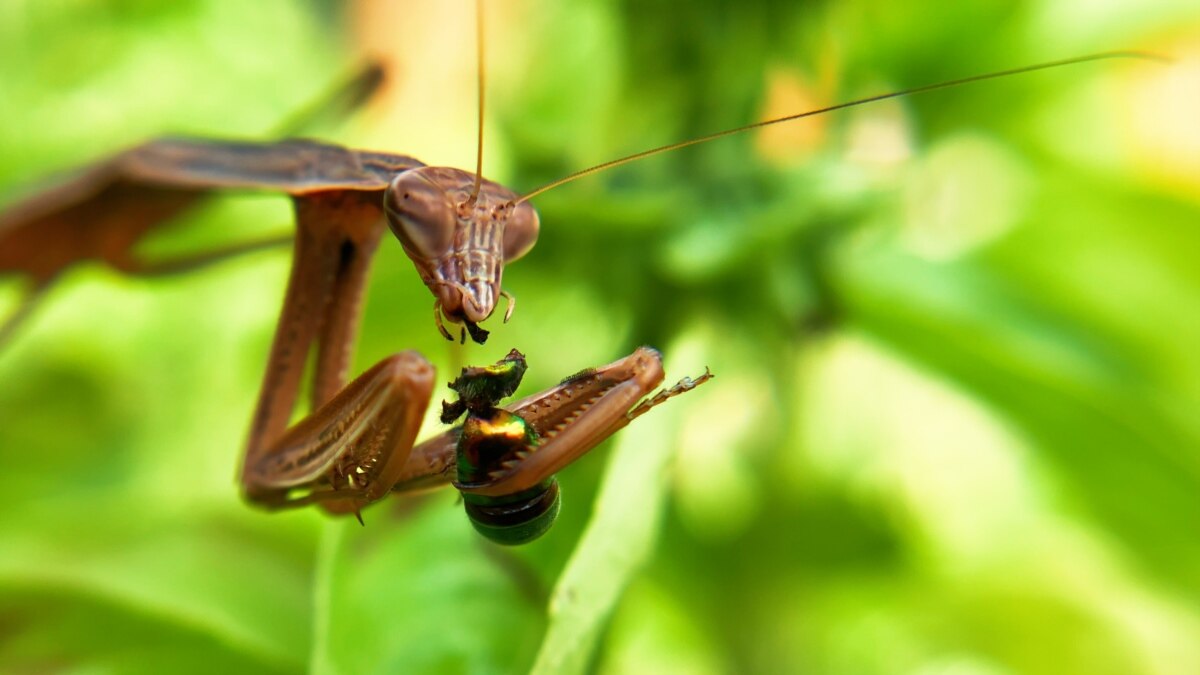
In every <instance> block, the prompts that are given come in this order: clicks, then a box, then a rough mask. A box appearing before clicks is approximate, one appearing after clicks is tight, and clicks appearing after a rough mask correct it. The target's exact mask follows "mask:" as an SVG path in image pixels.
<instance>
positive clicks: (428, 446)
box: [0, 41, 1144, 543]
mask: <svg viewBox="0 0 1200 675" xmlns="http://www.w3.org/2000/svg"><path fill="white" fill-rule="evenodd" d="M480 42H481V41H480ZM478 54H479V57H480V60H481V61H482V55H483V50H482V46H481V45H479V49H478ZM1125 57H1144V55H1141V54H1138V53H1134V52H1106V53H1101V54H1093V55H1088V56H1082V57H1076V58H1071V59H1065V60H1061V61H1055V62H1049V63H1043V64H1038V65H1034V66H1027V67H1022V68H1015V69H1009V70H1003V71H998V72H993V73H988V74H984V75H975V76H971V77H965V78H961V79H957V80H952V81H947V82H941V83H936V84H931V85H927V86H923V87H916V88H912V89H906V90H902V91H898V92H892V93H887V94H882V95H879V96H873V97H868V98H864V99H859V100H855V101H850V102H847V103H843V104H839V105H835V106H830V107H827V108H822V109H819V110H814V111H808V112H802V113H798V114H795V115H789V116H785V117H780V118H775V119H772V120H767V121H764V122H758V123H754V124H750V125H746V126H743V127H738V128H735V129H729V130H726V131H721V132H717V133H714V134H710V135H706V136H702V137H700V138H696V139H692V140H689V141H684V142H681V143H675V144H671V145H666V146H662V147H659V148H654V149H651V150H647V151H644V152H640V153H636V154H633V155H630V156H627V157H624V158H621V159H617V160H613V161H610V162H605V163H603V164H600V165H597V166H595V167H592V168H590V169H585V170H583V171H580V172H577V173H574V174H571V175H569V176H567V177H565V178H562V179H560V180H557V181H554V182H552V183H550V184H548V185H546V186H544V187H542V188H538V189H536V190H533V191H531V192H528V193H525V194H524V195H521V194H519V193H517V192H515V191H513V190H510V189H508V188H506V187H504V186H501V185H499V184H497V183H494V182H492V181H488V180H485V179H484V178H483V177H482V174H481V170H480V169H479V168H478V167H477V168H476V170H475V171H474V172H469V171H464V170H460V169H455V168H448V167H430V166H426V165H424V164H423V163H422V162H420V161H418V160H416V159H414V158H412V157H409V156H405V155H398V154H390V153H382V152H371V151H361V150H349V149H346V148H342V147H339V146H336V145H331V144H325V143H318V142H313V141H302V140H286V141H280V142H273V143H245V142H222V141H211V140H195V139H182V138H166V139H160V140H155V141H150V142H148V143H145V144H143V145H140V146H138V147H135V148H133V149H131V150H128V151H125V152H123V153H120V154H118V155H116V156H114V157H113V158H111V159H109V160H107V161H104V162H101V163H99V164H97V165H96V166H94V167H92V168H90V169H88V170H86V171H84V172H83V173H81V174H80V175H78V176H77V177H75V178H74V179H72V180H70V181H68V182H67V183H64V184H62V185H60V186H58V187H56V188H51V189H49V190H47V191H45V192H43V193H41V194H38V195H35V196H34V197H32V198H31V199H29V200H27V201H25V202H22V203H19V204H16V205H14V206H12V207H10V208H9V209H8V210H7V211H6V212H5V213H3V214H2V215H0V272H7V273H11V274H20V275H23V276H25V277H26V278H27V279H28V280H29V282H30V285H31V288H32V292H31V294H30V298H36V297H38V296H39V295H40V293H42V292H43V291H44V289H45V288H46V287H47V286H48V285H49V284H50V283H51V282H52V281H53V280H54V279H55V278H56V277H57V276H58V275H59V274H61V273H62V272H63V271H64V270H66V269H67V268H69V267H71V266H73V265H75V264H76V263H78V262H82V261H84V260H89V259H98V260H103V261H105V262H107V263H108V264H110V265H112V266H114V267H115V268H117V269H118V270H121V271H123V272H126V273H130V274H153V273H162V272H171V271H178V270H183V269H187V268H190V267H194V266H197V265H200V264H204V263H206V262H209V261H212V260H218V259H221V258H223V257H227V256H229V255H233V254H235V253H238V252H242V251H246V250H254V249H255V248H258V247H261V246H262V245H266V244H267V243H264V242H251V243H248V244H245V245H239V246H236V247H231V248H229V249H225V250H221V251H214V252H209V253H205V254H200V255H197V256H191V257H188V258H187V259H182V260H177V261H171V262H169V263H167V264H149V263H145V262H144V261H140V260H138V259H137V258H135V257H134V256H133V255H132V250H133V246H134V245H135V244H136V243H137V241H138V240H139V239H140V238H141V236H142V235H143V234H145V233H146V232H148V231H150V230H151V229H153V228H155V227H157V226H158V225H160V224H162V223H165V222H168V221H169V220H170V219H171V218H173V217H174V216H176V215H178V214H179V213H181V212H182V211H183V210H185V209H187V208H188V207H189V206H191V205H192V204H193V203H194V202H195V201H196V200H197V199H198V198H200V197H202V196H203V195H204V194H206V193H208V192H211V191H215V190H270V191H278V192H283V193H286V194H288V195H289V196H290V197H291V199H292V200H293V203H294V208H295V214H296V235H295V239H294V253H293V262H292V271H291V275H290V278H289V282H288V288H287V292H286V296H285V299H284V302H283V309H282V311H281V315H280V319H279V323H278V325H277V329H276V333H275V338H274V341H273V344H272V347H271V351H270V356H269V358H268V365H267V368H266V373H265V375H264V379H263V384H262V388H261V391H260V395H259V399H258V404H257V408H256V411H255V413H254V416H253V420H252V423H251V430H250V434H249V441H248V445H247V451H246V457H245V460H244V463H243V468H242V473H241V482H242V486H243V491H244V494H245V495H246V497H247V498H248V499H249V500H250V501H252V502H253V503H256V504H258V505H261V506H264V507H267V508H282V507H292V506H303V505H307V504H312V503H317V504H320V505H321V506H322V507H323V508H325V509H327V510H329V511H331V512H335V513H358V511H360V510H361V509H362V508H363V507H364V506H365V505H367V504H369V503H371V502H373V501H376V500H378V499H380V498H382V497H384V496H385V495H386V494H387V493H389V492H391V491H393V490H397V491H405V490H415V489H422V488H425V487H429V486H432V485H437V484H444V483H455V485H456V487H457V488H458V489H459V490H460V491H462V492H463V493H464V495H471V496H473V497H480V498H483V499H485V500H487V499H491V500H495V499H501V500H503V499H508V498H512V499H516V501H517V502H522V503H529V502H531V500H532V501H536V500H540V499H543V497H544V496H545V494H546V493H547V491H548V490H549V488H548V487H545V486H547V485H548V481H550V480H551V477H552V476H553V474H554V472H556V471H557V470H559V469H561V468H563V467H564V466H566V465H567V464H569V463H570V462H572V461H574V460H575V459H576V458H578V457H579V456H581V455H582V454H583V453H585V452H587V451H588V450H590V449H591V448H592V447H594V446H595V445H596V444H598V443H599V442H600V441H602V440H603V439H604V438H606V437H608V436H609V435H611V434H612V433H615V431H617V430H618V429H620V428H621V427H623V426H624V425H625V424H627V423H628V422H629V421H630V420H632V419H633V418H634V417H636V416H638V415H640V414H641V413H643V412H645V411H646V410H648V409H650V407H653V405H656V404H657V403H659V402H661V401H663V400H666V399H667V398H669V397H670V396H672V395H675V394H678V393H682V392H685V391H687V390H689V389H691V388H692V387H693V386H695V384H697V383H699V382H703V381H704V380H706V379H707V377H708V374H707V373H706V374H705V376H703V377H701V378H697V379H696V380H694V381H693V380H687V379H685V380H683V381H682V382H680V384H678V385H676V386H675V387H672V388H669V389H666V390H664V391H662V392H660V393H659V394H658V395H653V396H651V397H650V398H649V399H646V400H645V401H643V399H644V398H645V397H646V396H648V395H650V394H651V392H652V391H653V390H654V389H655V387H657V386H658V385H659V383H660V382H661V381H662V379H663V374H662V368H661V361H660V358H659V357H658V355H657V353H656V352H654V351H653V350H649V349H641V350H638V351H635V352H634V353H633V354H631V355H630V356H628V357H626V358H624V359H620V360H618V361H616V362H614V363H611V364H609V365H607V366H603V367H600V368H596V369H593V370H589V371H585V372H584V373H582V374H580V375H578V376H574V377H572V378H568V379H567V380H566V381H564V382H563V383H562V384H560V385H558V386H557V387H553V388H551V389H548V390H546V391H544V392H542V393H540V394H536V395H534V396H532V397H529V398H526V399H524V400H522V401H519V402H517V403H515V404H512V405H510V406H509V407H508V408H507V412H508V413H511V414H512V415H515V416H516V417H518V418H520V419H521V420H523V424H527V425H529V426H530V427H532V428H533V429H535V430H537V432H538V434H537V435H538V436H539V438H540V444H538V445H536V449H534V448H535V446H534V445H532V444H529V445H528V446H527V447H526V448H525V449H524V450H517V451H512V446H506V447H505V450H504V452H503V453H501V454H500V456H498V457H497V458H493V460H494V462H493V460H489V466H490V467H491V470H488V471H483V472H482V473H480V474H479V475H477V476H474V477H472V478H464V474H463V472H462V469H461V464H462V460H461V457H462V452H463V450H464V448H462V447H460V446H467V448H466V449H470V447H473V444H476V443H478V442H480V441H481V439H482V440H483V441H488V440H496V439H503V438H506V436H505V433H506V431H505V429H503V428H500V427H497V428H494V429H492V430H487V429H484V430H477V431H475V432H464V431H463V430H462V428H461V427H460V428H457V429H453V430H451V431H448V432H445V433H444V434H442V435H440V436H437V437H435V438H434V439H432V440H429V441H426V442H425V443H422V444H420V445H415V447H414V444H415V441H416V434H417V431H418V428H419V423H420V419H421V418H422V416H423V413H424V410H425V406H426V405H427V402H428V401H429V399H430V397H431V396H432V393H433V382H434V377H435V375H434V371H433V368H432V366H431V365H430V364H429V363H428V361H426V360H425V359H424V358H423V357H422V356H420V355H419V354H417V353H416V352H402V353H399V354H396V355H394V356H391V357H388V358H385V359H384V360H382V361H380V362H379V363H377V364H376V365H375V366H373V367H371V368H369V369H368V370H367V371H365V372H364V373H363V374H361V375H360V376H358V377H357V378H355V379H353V380H352V381H350V382H348V383H347V378H346V372H347V370H348V365H349V361H350V356H351V346H352V345H353V343H354V339H355V334H356V331H357V326H358V322H359V319H360V313H361V304H362V292H363V288H364V283H365V281H366V278H367V274H368V271H369V265H370V261H371V258H372V255H373V253H374V252H375V250H376V249H377V247H378V246H379V244H380V241H381V239H382V237H383V233H384V231H385V229H390V230H391V231H392V232H393V234H394V235H395V236H396V237H397V238H398V239H399V241H400V243H401V246H402V247H403V248H404V250H405V252H406V253H407V255H408V257H409V258H410V259H411V260H412V261H413V263H414V265H415V267H416V269H417V272H418V274H419V275H420V277H421V279H422V281H423V282H424V283H425V284H426V285H427V286H428V287H429V289H430V291H431V292H432V294H433V296H434V306H433V309H434V318H435V325H436V326H437V328H438V329H439V331H440V332H441V334H442V335H443V336H444V337H446V338H447V339H451V340H452V339H453V335H452V334H451V333H450V331H449V330H448V329H447V328H446V326H445V324H446V323H450V324H460V325H461V326H462V328H461V332H460V336H461V338H460V339H463V340H464V341H465V336H466V334H468V333H469V334H470V336H471V338H472V340H474V341H475V342H479V343H482V342H483V341H484V340H485V339H486V338H487V331H486V330H484V329H483V328H481V327H480V324H481V323H482V322H484V321H485V320H486V319H488V318H489V317H490V316H491V315H492V314H493V312H494V311H495V309H496V307H497V305H498V303H499V300H500V298H502V297H504V298H507V299H508V301H509V304H508V308H507V310H506V312H505V319H506V320H507V318H508V317H509V316H511V314H512V309H513V304H512V298H511V296H508V295H507V294H506V293H505V291H504V290H503V288H502V285H501V282H502V275H503V269H504V265H505V264H507V263H509V262H514V261H516V260H517V259H519V258H520V257H522V256H523V255H525V254H526V253H528V252H529V250H530V249H531V248H532V247H533V245H534V244H535V243H536V240H537V235H538V231H539V227H540V224H539V217H538V214H537V212H536V211H535V210H534V208H533V206H532V205H531V203H530V201H529V200H530V199H531V198H533V197H535V196H536V195H540V194H542V193H543V192H545V191H547V190H550V189H553V188H555V187H558V186H559V185H562V184H564V183H566V182H569V181H572V180H576V179H578V178H581V177H583V176H586V175H590V174H592V173H596V172H598V171H602V170H606V169H608V168H612V167H615V166H618V165H621V164H624V163H628V162H631V161H635V160H638V159H642V158H645V157H648V156H651V155H655V154H659V153H663V152H668V151H672V150H675V149H679V148H682V147H685V146H688V145H693V144H697V143H702V142H707V141H711V140H715V139H717V138H720V137H723V136H726V135H731V134H735V133H740V132H743V131H748V130H750V129H755V128H759V127H763V126H766V125H772V124H781V123H785V122H789V121H793V120H796V119H800V118H803V117H808V116H812V115H817V114H822V113H826V112H832V111H835V110H840V109H844V108H849V107H853V106H858V105H863V104H867V103H871V102H874V101H879V100H883V99H887V98H894V97H898V96H905V95H911V94H916V93H922V92H927V91H931V90H934V89H939V88H945V87H950V86H957V85H961V84H966V83H969V82H975V81H979V80H984V79H989V78H996V77H1004V76H1009V75H1014V74H1018V73H1023V72H1030V71H1034V70H1040V69H1046V68H1054V67H1059V66H1065V65H1069V64H1077V63H1083V62H1087V61H1095V60H1100V59H1109V58H1125ZM481 73H482V69H481ZM482 88H483V79H482V75H481V77H480V89H481V91H482ZM482 100H483V99H482V96H481V97H480V105H481V108H482ZM481 119H482V110H481ZM479 138H480V147H481V148H482V133H480V136H479ZM480 157H482V151H481V152H480ZM32 305H33V301H32V300H28V301H26V302H25V303H23V304H22V305H21V307H19V308H18V310H17V311H16V313H15V314H14V316H13V317H11V318H10V319H9V320H8V321H7V322H6V324H5V326H4V327H3V328H0V337H2V336H4V335H5V334H6V333H8V332H11V330H12V327H14V326H15V325H16V324H17V321H18V320H19V319H20V318H21V317H22V316H24V315H25V314H26V313H27V311H28V309H29V308H30V307H32ZM312 351H315V352H316V360H315V365H314V367H313V369H312V373H311V379H312V388H311V391H312V394H311V410H312V412H311V413H310V414H309V415H308V416H307V417H305V418H304V419H302V420H301V421H300V422H298V423H297V424H295V425H293V426H290V427H289V426H288V420H289V417H290V415H291V413H292V410H293V408H294V407H295V404H296V402H297V398H298V397H299V391H300V388H301V384H302V378H303V377H304V374H305V363H306V360H307V357H308V355H309V353H310V352H312ZM517 362H518V360H517V359H515V358H514V359H511V360H509V361H507V362H505V363H504V364H498V365H497V366H495V367H494V368H497V369H498V371H503V372H508V373H511V372H512V370H513V369H514V368H516V366H515V365H513V364H515V363H517ZM520 363H522V364H523V360H520ZM523 367H524V366H523V365H522V366H521V367H520V370H523ZM487 376H490V375H487ZM484 377H485V375H484V374H479V373H475V372H469V373H464V375H463V378H460V382H468V383H469V382H476V381H481V380H479V379H478V378H484ZM464 378H465V379H464ZM518 379H519V378H518ZM460 394H461V392H460ZM500 398H501V397H500V396H498V395H495V396H488V397H485V398H484V399H482V402H480V403H478V404H477V405H476V407H477V408H479V410H477V411H475V413H473V414H475V416H474V417H470V418H469V419H468V425H470V424H472V423H473V422H472V420H475V423H476V424H477V423H478V420H480V419H483V418H484V417H485V416H486V415H485V414H484V413H488V414H491V413H493V412H494V411H495V410H498V408H496V406H497V404H498V402H499V399H500ZM467 407H468V408H470V407H471V406H470V405H469V404H468V405H467ZM501 426H503V425H501ZM477 427H478V425H477ZM464 438H465V439H466V441H465V442H463V443H460V442H459V440H460V439H464ZM493 463H494V466H493ZM456 468H457V469H458V473H457V474H455V469H456ZM468 503H469V504H475V505H478V501H476V502H471V501H468ZM509 503H512V502H509ZM469 510H470V509H469ZM549 512H550V511H549V510H543V511H542V512H540V513H538V514H534V516H533V517H532V521H533V522H535V523H539V524H540V523H541V522H542V521H541V520H538V519H540V518H542V517H543V515H544V514H545V513H549ZM473 517H474V514H473ZM474 520H475V522H476V524H477V527H478V526H480V525H481V523H480V520H479V519H478V518H474ZM482 525H484V527H481V528H480V529H481V530H486V529H487V528H486V526H487V525H488V523H482ZM539 526H540V525H539ZM512 527H514V528H516V529H515V530H509V531H504V532H499V533H496V532H494V531H493V532H492V533H491V534H489V536H493V538H495V539H497V540H499V541H502V542H504V543H517V542H519V541H524V540H526V537H527V535H528V533H529V532H530V531H531V530H530V527H531V525H530V521H525V522H517V523H515V524H513V525H512ZM532 529H533V530H537V527H533V528H532Z"/></svg>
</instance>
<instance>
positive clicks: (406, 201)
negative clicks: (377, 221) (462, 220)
mask: <svg viewBox="0 0 1200 675" xmlns="http://www.w3.org/2000/svg"><path fill="white" fill-rule="evenodd" d="M425 174H426V172H423V171H421V169H413V170H410V171H405V172H404V173H402V174H400V175H399V176H396V178H395V179H394V180H393V181H392V184H391V185H389V186H388V189H387V193H386V195H385V197H384V210H385V211H386V212H387V219H388V225H389V226H391V228H392V232H393V233H395V235H396V237H397V238H398V239H399V240H400V243H401V244H402V245H403V246H404V249H405V250H406V251H408V252H409V254H410V256H412V255H416V256H419V257H420V258H422V259H424V260H436V259H438V258H441V257H442V256H444V255H446V254H447V253H449V252H450V250H451V246H452V244H453V239H454V208H453V206H452V205H451V200H450V196H449V195H447V194H446V191H445V190H444V189H442V187H441V186H439V185H438V184H437V183H435V182H434V181H433V180H431V179H430V178H429V176H426V175H425Z"/></svg>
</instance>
